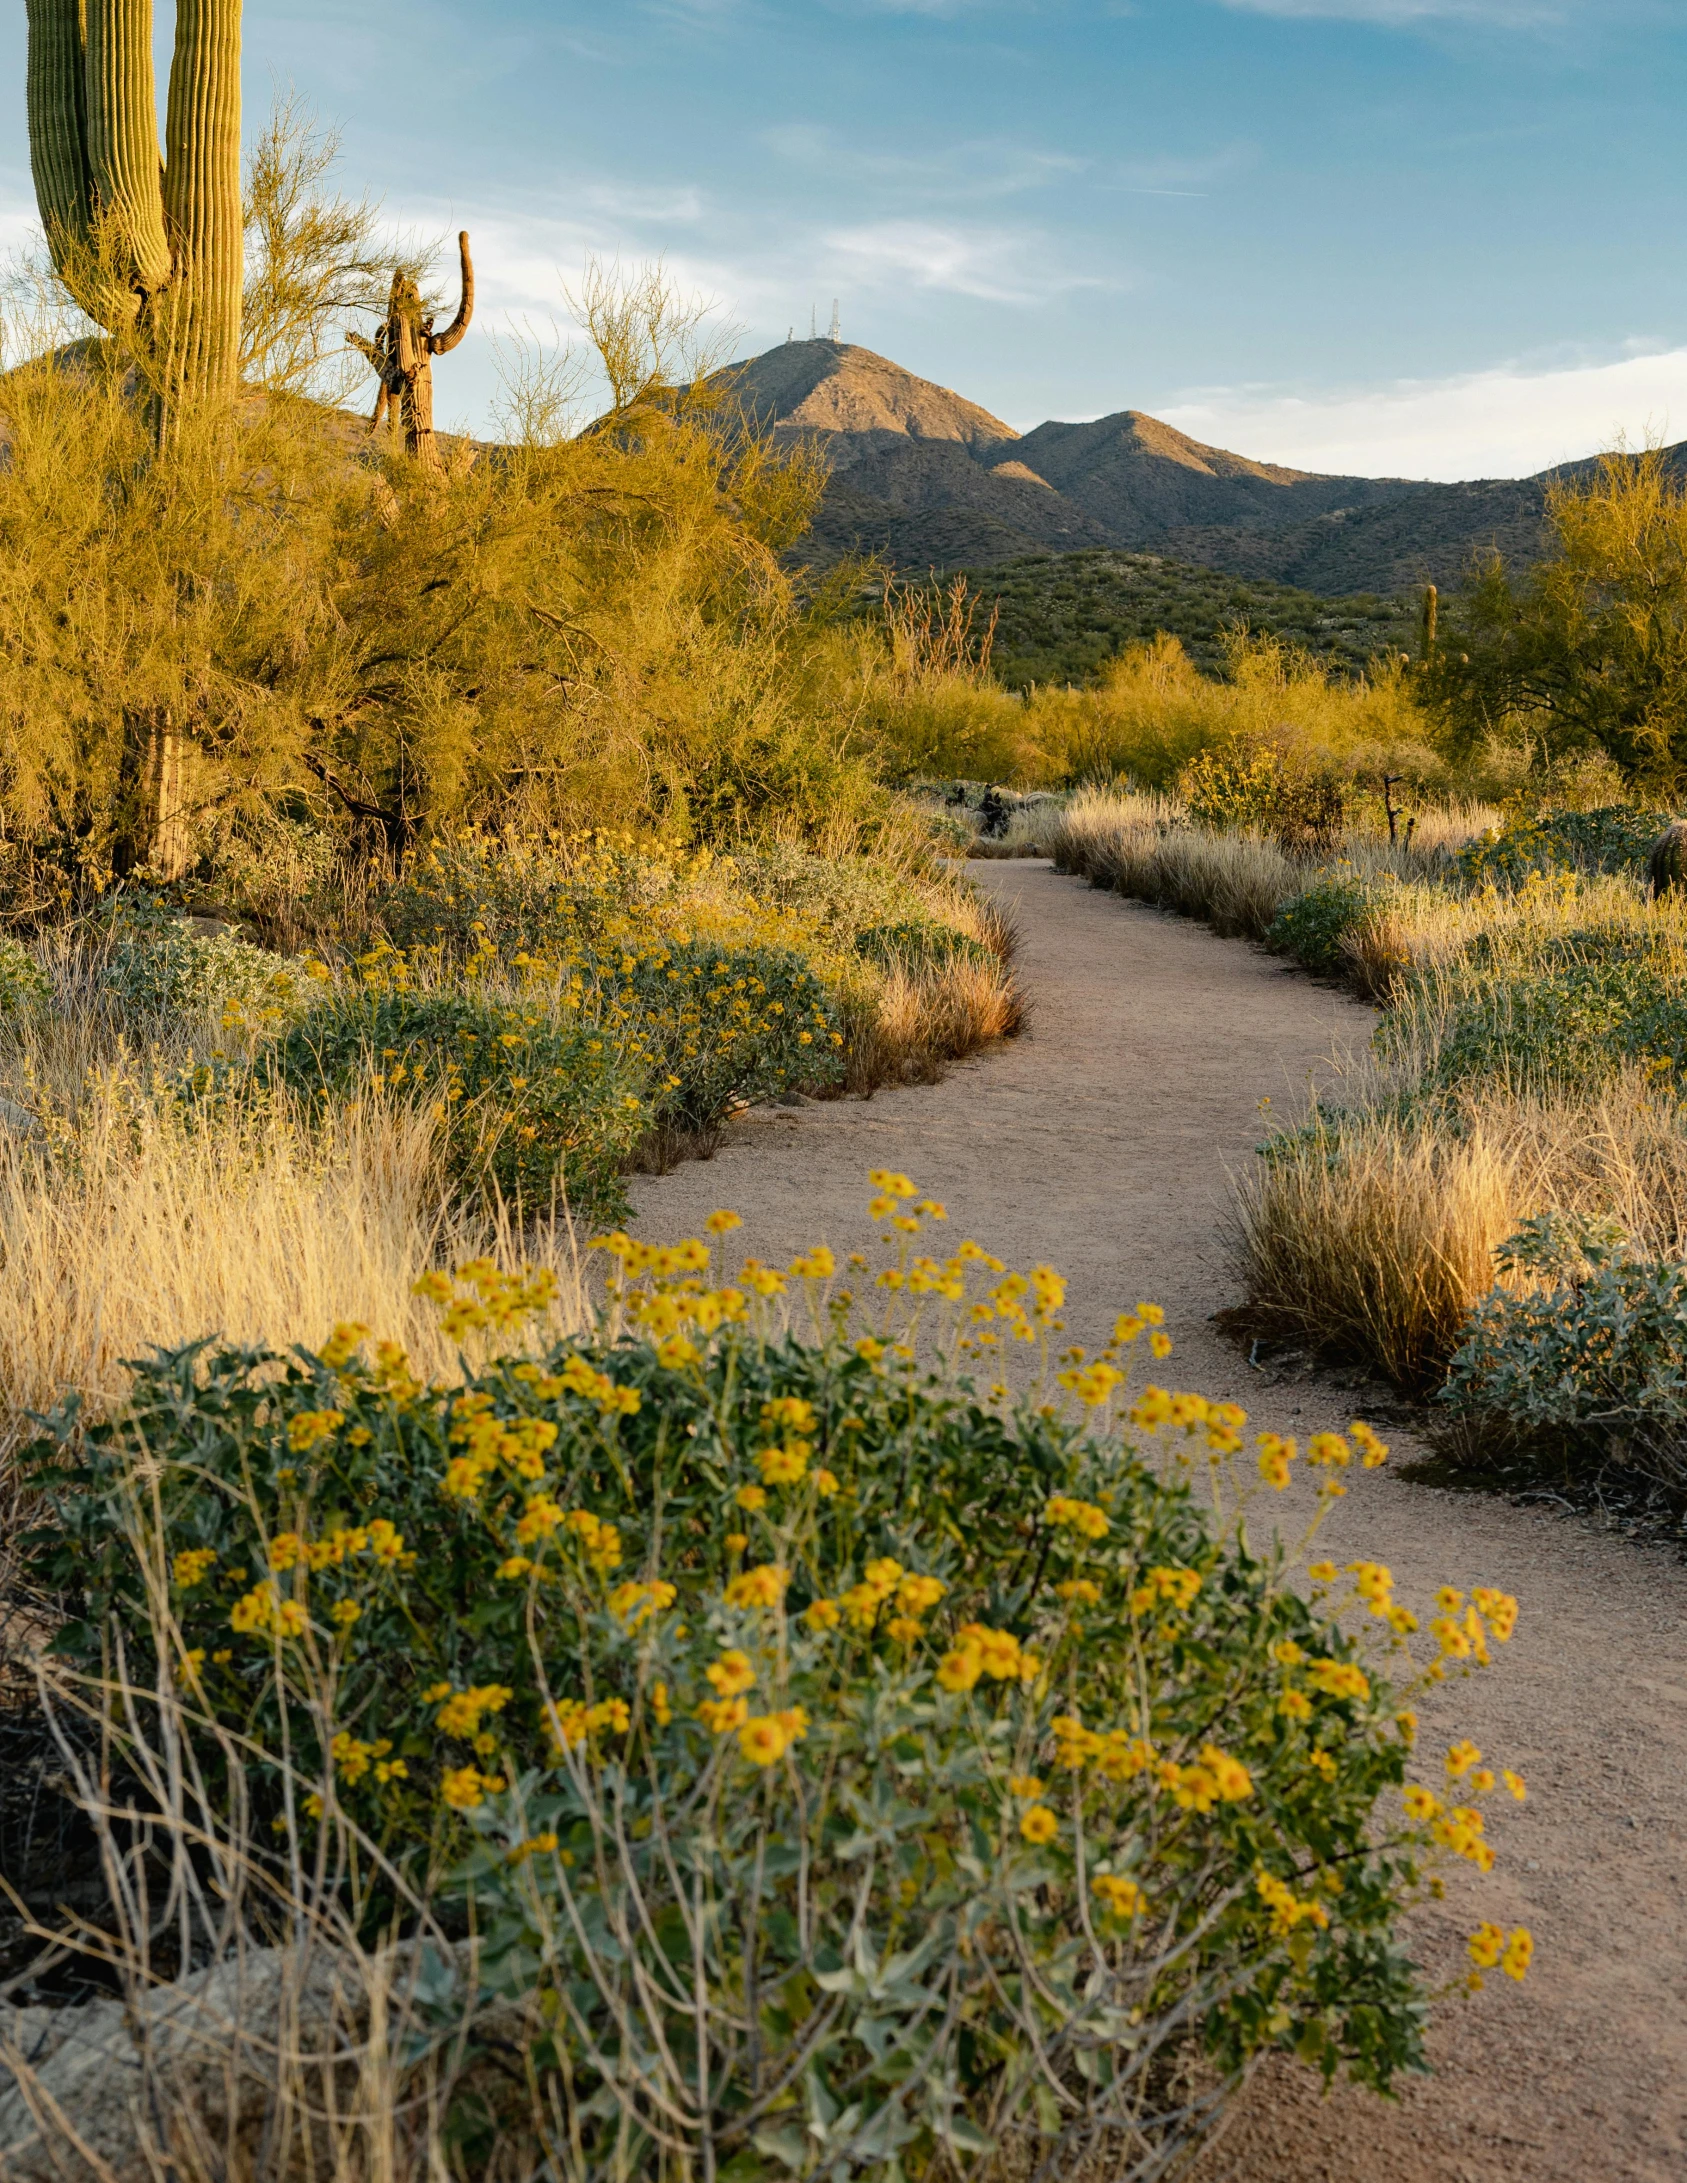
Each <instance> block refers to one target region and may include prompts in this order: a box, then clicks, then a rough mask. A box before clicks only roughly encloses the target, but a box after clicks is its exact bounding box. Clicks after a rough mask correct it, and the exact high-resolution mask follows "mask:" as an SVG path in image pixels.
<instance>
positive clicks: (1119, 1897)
mask: <svg viewBox="0 0 1687 2183" xmlns="http://www.w3.org/2000/svg"><path fill="white" fill-rule="evenodd" d="M1090 1893H1091V1894H1092V1895H1093V1896H1095V1898H1096V1900H1097V1901H1098V1902H1100V1903H1101V1905H1102V1906H1103V1908H1104V1909H1105V1910H1106V1911H1107V1913H1108V1915H1109V1917H1114V1918H1121V1919H1123V1918H1134V1917H1135V1916H1136V1914H1137V1912H1138V1911H1139V1910H1140V1909H1141V1908H1142V1904H1143V1895H1142V1890H1141V1888H1140V1887H1138V1886H1137V1884H1136V1882H1135V1881H1134V1880H1127V1879H1126V1878H1125V1877H1124V1875H1123V1874H1122V1873H1117V1872H1096V1873H1092V1874H1091V1875H1090Z"/></svg>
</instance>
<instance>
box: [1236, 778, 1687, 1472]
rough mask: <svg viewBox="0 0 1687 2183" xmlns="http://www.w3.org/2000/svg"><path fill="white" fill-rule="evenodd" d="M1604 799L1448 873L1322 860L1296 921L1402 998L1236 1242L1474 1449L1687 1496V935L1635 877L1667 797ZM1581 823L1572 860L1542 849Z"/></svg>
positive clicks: (1291, 1150) (1273, 1152) (1513, 1465)
mask: <svg viewBox="0 0 1687 2183" xmlns="http://www.w3.org/2000/svg"><path fill="white" fill-rule="evenodd" d="M1592 817H1593V818H1594V819H1595V820H1596V821H1597V822H1598V823H1597V825H1596V826H1595V827H1593V828H1591V829H1590V828H1589V827H1588V826H1587V825H1586V824H1584V823H1583V822H1582V818H1581V815H1579V814H1578V815H1573V818H1574V823H1573V824H1568V823H1561V822H1559V821H1547V822H1540V821H1532V820H1525V821H1524V822H1522V824H1520V825H1519V826H1518V827H1517V828H1516V829H1515V833H1516V836H1517V838H1516V840H1515V841H1512V840H1510V839H1509V838H1508V836H1507V835H1506V834H1501V835H1500V836H1499V837H1498V838H1497V839H1495V840H1492V841H1483V842H1479V843H1477V844H1475V845H1474V846H1473V847H1472V848H1471V849H1470V850H1469V851H1467V852H1464V853H1462V854H1461V855H1460V857H1458V858H1456V859H1454V860H1453V862H1452V864H1451V866H1450V867H1449V871H1448V873H1447V875H1446V876H1445V877H1444V878H1443V879H1442V880H1441V881H1440V882H1438V883H1436V884H1433V885H1431V884H1427V883H1425V882H1421V881H1420V882H1416V883H1413V884H1412V885H1409V886H1408V885H1401V884H1399V883H1397V882H1392V881H1389V880H1387V879H1386V878H1385V879H1384V880H1383V881H1382V882H1380V883H1372V884H1370V885H1369V886H1364V885H1361V884H1360V883H1358V882H1357V881H1355V880H1354V879H1353V878H1352V877H1350V876H1348V877H1342V876H1336V877H1333V878H1330V879H1326V880H1325V881H1323V882H1321V883H1320V886H1319V887H1317V888H1314V889H1311V890H1308V892H1307V893H1306V894H1304V895H1302V896H1300V897H1297V898H1295V899H1294V900H1293V901H1291V903H1290V904H1289V905H1288V906H1287V908H1286V909H1285V911H1284V912H1283V913H1281V918H1280V921H1279V926H1278V928H1277V930H1278V932H1279V934H1280V935H1281V934H1282V932H1283V928H1284V926H1285V924H1289V923H1293V922H1294V921H1295V920H1296V919H1298V920H1299V921H1300V929H1299V931H1298V934H1296V935H1292V936H1291V937H1292V938H1293V942H1294V944H1295V945H1296V946H1297V947H1298V948H1299V950H1300V951H1301V952H1302V953H1303V955H1308V956H1311V955H1313V952H1314V951H1313V948H1312V946H1311V944H1310V942H1311V939H1312V938H1314V937H1315V938H1316V941H1317V944H1318V947H1319V948H1321V949H1322V950H1323V951H1324V953H1325V957H1326V959H1329V960H1334V961H1335V962H1337V964H1338V966H1339V967H1342V968H1345V969H1346V970H1347V972H1348V973H1349V974H1350V975H1352V976H1354V977H1355V978H1356V980H1357V982H1358V983H1359V984H1360V986H1361V989H1362V990H1365V991H1368V992H1370V993H1372V994H1374V995H1375V996H1377V997H1379V998H1381V999H1382V1000H1383V1001H1384V1002H1385V1013H1384V1015H1383V1017H1382V1020H1381V1021H1380V1023H1379V1025H1378V1027H1377V1030H1376V1033H1375V1035H1374V1039H1373V1042H1372V1050H1371V1052H1370V1053H1369V1054H1368V1055H1365V1056H1363V1057H1361V1058H1360V1059H1359V1060H1357V1061H1356V1062H1355V1063H1354V1064H1353V1065H1352V1066H1351V1067H1350V1069H1349V1070H1348V1071H1347V1073H1346V1075H1345V1078H1344V1080H1343V1081H1341V1082H1339V1083H1338V1084H1337V1085H1336V1086H1335V1088H1334V1089H1333V1090H1332V1092H1331V1093H1330V1094H1329V1095H1327V1096H1326V1097H1325V1098H1323V1099H1322V1100H1321V1101H1320V1104H1319V1106H1318V1108H1317V1109H1316V1110H1315V1112H1314V1113H1313V1115H1312V1116H1311V1118H1310V1119H1309V1120H1308V1121H1307V1122H1306V1123H1305V1124H1304V1125H1303V1126H1301V1127H1299V1128H1297V1129H1294V1130H1291V1131H1288V1132H1285V1133H1282V1134H1280V1135H1278V1136H1276V1137H1274V1138H1272V1139H1271V1140H1269V1141H1268V1143H1267V1144H1266V1145H1265V1146H1264V1147H1263V1148H1262V1150H1263V1152H1264V1158H1263V1161H1262V1162H1261V1164H1260V1166H1259V1168H1258V1169H1257V1171H1256V1172H1255V1173H1254V1174H1253V1175H1252V1176H1251V1177H1250V1178H1249V1179H1248V1180H1247V1181H1246V1182H1245V1183H1244V1184H1243V1185H1242V1186H1241V1191H1240V1196H1239V1203H1238V1213H1237V1237H1238V1246H1239V1253H1240V1260H1241V1264H1242V1266H1243V1269H1244V1272H1245V1276H1246V1279H1247V1283H1248V1289H1249V1294H1250V1296H1251V1297H1252V1298H1253V1299H1254V1302H1255V1306H1256V1308H1257V1309H1258V1310H1259V1311H1260V1313H1261V1323H1262V1324H1272V1323H1275V1324H1277V1325H1279V1326H1283V1327H1288V1326H1293V1327H1295V1328H1296V1329H1297V1330H1298V1331H1299V1334H1300V1336H1301V1337H1302V1338H1305V1337H1306V1336H1308V1335H1309V1334H1312V1333H1313V1330H1317V1331H1316V1335H1315V1337H1314V1338H1315V1339H1316V1340H1317V1341H1318V1342H1319V1343H1321V1344H1324V1345H1327V1346H1329V1347H1332V1348H1334V1349H1337V1350H1346V1351H1348V1352H1349V1353H1353V1354H1358V1355H1361V1356H1365V1357H1368V1358H1370V1359H1372V1360H1374V1361H1376V1362H1378V1363H1380V1364H1381V1365H1382V1366H1383V1367H1384V1368H1385V1369H1386V1370H1387V1371H1389V1372H1390V1373H1391V1374H1392V1375H1393V1376H1394V1377H1395V1378H1396V1379H1397V1380H1398V1381H1399V1382H1401V1383H1402V1384H1403V1385H1405V1386H1407V1387H1409V1388H1411V1389H1413V1390H1414V1391H1416V1392H1418V1393H1420V1394H1423V1395H1433V1396H1435V1397H1436V1410H1437V1412H1438V1414H1439V1415H1440V1416H1441V1417H1442V1419H1443V1421H1444V1422H1443V1424H1442V1425H1441V1426H1440V1427H1438V1428H1436V1437H1437V1438H1438V1439H1439V1440H1440V1441H1441V1442H1442V1443H1443V1445H1444V1446H1445V1447H1446V1448H1447V1449H1448V1450H1449V1451H1450V1452H1452V1453H1454V1454H1455V1455H1457V1456H1458V1457H1460V1458H1461V1459H1462V1460H1468V1461H1475V1462H1485V1463H1487V1464H1489V1465H1490V1466H1491V1467H1492V1466H1498V1467H1500V1468H1501V1469H1503V1470H1504V1471H1505V1472H1506V1473H1507V1474H1508V1475H1512V1476H1517V1475H1525V1474H1531V1473H1533V1474H1537V1475H1538V1474H1540V1473H1542V1472H1545V1473H1547V1474H1549V1475H1551V1476H1553V1477H1555V1478H1557V1479H1558V1480H1559V1481H1561V1482H1568V1483H1570V1484H1573V1485H1575V1486H1576V1487H1577V1489H1578V1490H1581V1489H1582V1488H1586V1487H1589V1486H1590V1485H1591V1486H1595V1487H1596V1486H1597V1485H1598V1482H1599V1481H1600V1480H1601V1479H1602V1478H1603V1479H1604V1480H1605V1481H1606V1482H1607V1484H1608V1483H1609V1482H1610V1481H1611V1480H1612V1479H1613V1478H1616V1479H1617V1480H1618V1481H1619V1482H1620V1481H1621V1478H1622V1475H1623V1474H1624V1473H1626V1474H1627V1476H1628V1478H1629V1480H1630V1481H1631V1482H1632V1481H1633V1480H1634V1479H1636V1478H1637V1477H1643V1478H1645V1479H1646V1480H1648V1481H1651V1482H1652V1483H1655V1484H1656V1485H1657V1486H1659V1487H1660V1488H1661V1489H1663V1491H1664V1493H1665V1496H1666V1498H1667V1499H1668V1500H1669V1501H1671V1502H1672V1503H1673V1504H1674V1505H1675V1506H1676V1507H1679V1504H1680V1499H1681V1495H1682V1491H1683V1488H1684V1487H1687V1461H1684V1460H1683V1452H1682V1451H1683V1442H1682V1439H1681V1435H1680V1430H1679V1425H1678V1422H1677V1419H1676V1414H1675V1397H1674V1393H1673V1389H1674V1386H1675V1385H1676V1383H1677V1379H1676V1376H1677V1374H1678V1373H1679V1372H1680V1370H1681V1367H1682V1365H1683V1363H1684V1362H1687V1358H1684V1355H1683V1352H1682V1349H1681V1346H1680V1339H1679V1332H1678V1330H1677V1331H1676V1332H1674V1333H1672V1332H1671V1325H1672V1322H1671V1320H1670V1318H1669V1298H1670V1297H1671V1295H1672V1294H1673V1280H1674V1269H1675V1268H1677V1267H1678V1266H1679V1264H1680V1263H1681V1261H1682V1259H1683V1257H1687V1227H1684V1224H1683V1214H1684V1210H1687V1205H1684V1199H1683V1181H1684V1178H1687V1128H1684V1115H1683V1104H1682V1090H1683V1085H1682V1069H1683V1064H1684V1061H1687V1037H1684V1030H1687V949H1684V942H1687V927H1684V925H1683V918H1682V909H1681V903H1680V898H1679V896H1678V895H1675V894H1666V895H1664V896H1662V897H1660V898H1658V899H1653V898H1652V897H1651V896H1650V894H1649V893H1648V892H1647V891H1646V890H1645V889H1644V887H1643V886H1642V883H1641V882H1640V880H1639V879H1638V878H1636V877H1635V876H1634V866H1635V862H1636V855H1635V849H1636V844H1637V843H1638V842H1640V841H1642V840H1643V839H1649V838H1652V837H1654V836H1655V834H1656V830H1657V827H1658V825H1659V824H1660V820H1659V817H1658V815H1657V814H1655V813H1653V814H1645V813H1639V812H1635V811H1632V810H1628V811H1621V812H1601V813H1596V814H1593V815H1592ZM1590 832H1591V833H1592V834H1594V835H1596V836H1597V837H1598V838H1599V839H1600V840H1602V841H1603V842H1604V844H1605V848H1604V850H1603V852H1602V853H1601V855H1602V860H1603V861H1605V862H1606V863H1607V864H1608V865H1610V866H1614V867H1615V868H1614V869H1607V870H1605V871H1600V870H1599V869H1597V864H1598V862H1599V861H1601V858H1600V857H1592V856H1590V855H1589V854H1588V850H1587V844H1588V838H1589V834H1590ZM1565 835H1567V836H1568V837H1569V842H1570V847H1571V849H1572V850H1573V851H1574V852H1575V856H1574V859H1572V858H1571V857H1570V856H1568V855H1566V856H1565V857H1564V858H1562V859H1561V860H1560V859H1558V858H1554V857H1551V856H1543V850H1544V849H1550V848H1551V846H1552V841H1553V838H1554V837H1555V836H1559V837H1562V836H1565ZM1496 873H1498V874H1499V875H1500V878H1501V880H1502V883H1501V884H1496V883H1495V876H1494V875H1495V874H1496ZM1518 874H1521V877H1520V878H1518V876H1517V875H1518ZM1320 908H1322V909H1323V910H1324V911H1325V912H1327V914H1326V915H1325V916H1324V918H1323V920H1322V922H1321V923H1320V922H1319V921H1318V919H1317V918H1316V917H1315V915H1314V913H1315V912H1317V911H1318V910H1319V909H1320Z"/></svg>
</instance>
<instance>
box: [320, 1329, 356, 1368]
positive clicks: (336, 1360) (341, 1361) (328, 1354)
mask: <svg viewBox="0 0 1687 2183" xmlns="http://www.w3.org/2000/svg"><path fill="white" fill-rule="evenodd" d="M368 1339H369V1329H368V1328H367V1327H366V1326H365V1325H363V1323H362V1321H361V1320H357V1319H342V1320H341V1321H340V1322H339V1324H338V1325H337V1326H336V1327H335V1329H334V1331H333V1333H332V1334H330V1335H329V1337H328V1339H327V1341H325V1342H324V1343H323V1345H322V1347H321V1348H320V1349H319V1350H318V1351H317V1355H318V1356H319V1357H320V1358H321V1359H322V1361H323V1363H324V1364H325V1365H326V1366H327V1367H328V1369H329V1371H330V1372H339V1371H342V1370H343V1369H344V1368H345V1366H347V1365H348V1364H350V1362H351V1360H352V1359H353V1357H355V1356H356V1355H357V1352H358V1351H359V1349H361V1348H362V1346H363V1344H364V1343H365V1342H366V1341H367V1340H368Z"/></svg>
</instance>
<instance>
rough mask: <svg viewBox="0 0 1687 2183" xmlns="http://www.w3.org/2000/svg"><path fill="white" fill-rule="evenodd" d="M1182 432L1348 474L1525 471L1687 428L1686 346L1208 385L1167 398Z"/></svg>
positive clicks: (1168, 413)
mask: <svg viewBox="0 0 1687 2183" xmlns="http://www.w3.org/2000/svg"><path fill="white" fill-rule="evenodd" d="M1158 414H1159V415H1160V416H1162V417H1164V418H1165V420H1166V422H1167V423H1168V424H1173V425H1176V427H1177V428H1178V430H1179V431H1180V432H1187V433H1189V434H1190V435H1191V436H1192V437H1193V438H1195V439H1198V440H1205V441H1206V442H1207V443H1208V444H1209V445H1211V446H1219V447H1231V448H1235V449H1236V450H1237V451H1238V452H1239V453H1242V454H1245V455H1253V456H1255V457H1256V458H1258V459H1260V460H1263V461H1270V462H1283V463H1288V464H1291V465H1292V466H1293V467H1295V468H1297V469H1303V470H1327V471H1334V472H1336V473H1338V474H1339V475H1343V476H1362V477H1414V478H1442V479H1454V478H1480V477H1526V476H1528V475H1530V474H1532V473H1533V472H1534V471H1536V470H1545V469H1548V468H1550V467H1551V466H1552V465H1553V464H1554V463H1559V462H1567V461H1571V460H1574V459H1575V458H1577V457H1579V456H1582V455H1590V454H1594V453H1597V452H1598V450H1599V449H1601V448H1604V447H1609V446H1610V445H1611V444H1612V442H1613V441H1614V440H1615V439H1616V438H1617V437H1618V435H1619V434H1626V435H1627V437H1628V438H1629V439H1630V440H1631V441H1636V442H1638V441H1642V440H1644V439H1646V438H1647V437H1648V436H1649V435H1657V436H1659V437H1663V438H1668V437H1669V436H1670V435H1671V433H1672V432H1674V433H1676V434H1680V433H1683V432H1687V348H1647V349H1642V348H1641V347H1640V345H1639V344H1635V345H1633V348H1632V350H1631V353H1628V354H1619V355H1616V356H1607V357H1606V358H1604V359H1602V360H1600V359H1586V360H1570V361H1568V362H1564V363H1559V364H1555V365H1553V364H1549V365H1541V366H1536V367H1533V368H1531V367H1530V366H1529V365H1528V364H1526V363H1507V364H1501V365H1497V366H1495V367H1494V368H1493V369H1491V370H1488V371H1477V372H1467V373H1461V374H1459V375H1457V376H1455V377H1449V378H1444V379H1407V380H1396V381H1394V382H1392V383H1390V384H1385V385H1381V386H1372V387H1350V388H1347V389H1344V390H1340V391H1334V390H1332V391H1330V392H1324V391H1321V390H1317V389H1301V388H1288V387H1259V386H1234V387H1203V388H1196V389H1192V390H1190V392H1188V393H1187V394H1185V395H1183V396H1181V397H1180V398H1178V399H1177V400H1176V401H1173V402H1171V403H1169V404H1164V405H1160V406H1159V409H1158Z"/></svg>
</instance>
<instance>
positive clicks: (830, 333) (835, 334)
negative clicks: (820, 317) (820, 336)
mask: <svg viewBox="0 0 1687 2183" xmlns="http://www.w3.org/2000/svg"><path fill="white" fill-rule="evenodd" d="M826 339H827V340H828V341H841V340H842V339H843V331H842V328H841V327H840V326H839V325H838V299H837V297H836V296H834V297H833V298H832V323H831V324H830V325H829V326H828V327H827V328H826Z"/></svg>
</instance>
